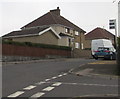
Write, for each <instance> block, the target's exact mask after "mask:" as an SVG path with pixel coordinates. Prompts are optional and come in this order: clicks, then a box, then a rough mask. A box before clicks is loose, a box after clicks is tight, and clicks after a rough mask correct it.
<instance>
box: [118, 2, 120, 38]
mask: <svg viewBox="0 0 120 99" xmlns="http://www.w3.org/2000/svg"><path fill="white" fill-rule="evenodd" d="M118 36H119V37H120V1H119V2H118Z"/></svg>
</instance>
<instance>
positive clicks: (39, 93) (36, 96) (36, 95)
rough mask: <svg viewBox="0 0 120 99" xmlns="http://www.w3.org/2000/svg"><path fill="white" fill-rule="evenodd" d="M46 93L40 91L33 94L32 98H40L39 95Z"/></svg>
mask: <svg viewBox="0 0 120 99" xmlns="http://www.w3.org/2000/svg"><path fill="white" fill-rule="evenodd" d="M44 94H45V93H43V92H38V93H36V94H34V95H32V96H31V98H38V97H41V96H43V95H44Z"/></svg>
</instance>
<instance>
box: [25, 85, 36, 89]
mask: <svg viewBox="0 0 120 99" xmlns="http://www.w3.org/2000/svg"><path fill="white" fill-rule="evenodd" d="M35 87H36V86H33V85H30V86H28V87H26V88H23V89H24V90H31V89H33V88H35Z"/></svg>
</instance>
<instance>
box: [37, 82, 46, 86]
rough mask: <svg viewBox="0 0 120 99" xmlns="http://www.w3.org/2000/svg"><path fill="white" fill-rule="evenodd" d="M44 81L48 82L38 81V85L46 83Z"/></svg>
mask: <svg viewBox="0 0 120 99" xmlns="http://www.w3.org/2000/svg"><path fill="white" fill-rule="evenodd" d="M44 83H46V82H38V83H36V85H41V84H44Z"/></svg>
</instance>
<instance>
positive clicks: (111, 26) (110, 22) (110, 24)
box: [109, 20, 116, 29]
mask: <svg viewBox="0 0 120 99" xmlns="http://www.w3.org/2000/svg"><path fill="white" fill-rule="evenodd" d="M109 28H110V29H115V28H116V20H109Z"/></svg>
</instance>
